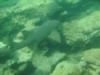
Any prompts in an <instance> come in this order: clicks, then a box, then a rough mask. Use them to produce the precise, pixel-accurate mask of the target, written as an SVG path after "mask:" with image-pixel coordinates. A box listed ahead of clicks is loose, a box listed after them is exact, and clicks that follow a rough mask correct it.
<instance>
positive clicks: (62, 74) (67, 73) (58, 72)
mask: <svg viewBox="0 0 100 75" xmlns="http://www.w3.org/2000/svg"><path fill="white" fill-rule="evenodd" d="M81 73H82V67H81V66H80V65H79V64H77V63H71V62H67V61H62V62H60V63H59V64H57V66H56V68H55V70H54V71H53V72H52V73H51V74H50V75H81Z"/></svg>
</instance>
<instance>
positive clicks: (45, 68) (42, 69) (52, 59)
mask: <svg viewBox="0 0 100 75" xmlns="http://www.w3.org/2000/svg"><path fill="white" fill-rule="evenodd" d="M64 57H65V53H60V52H54V53H53V54H52V55H51V56H49V57H48V56H46V55H45V54H44V53H43V52H41V53H39V52H38V53H35V54H34V55H33V60H32V63H33V65H34V66H35V67H36V68H37V70H36V72H35V74H41V73H44V74H48V73H49V72H50V71H51V69H52V67H53V66H54V65H55V64H56V63H57V62H59V61H60V60H61V59H63V58H64ZM40 62H41V63H40Z"/></svg>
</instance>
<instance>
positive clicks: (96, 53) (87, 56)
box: [82, 48, 100, 65]
mask: <svg viewBox="0 0 100 75" xmlns="http://www.w3.org/2000/svg"><path fill="white" fill-rule="evenodd" d="M99 57H100V49H99V48H92V49H89V50H86V51H85V52H84V53H83V56H82V60H84V61H85V62H87V63H90V64H94V65H100V58H99Z"/></svg>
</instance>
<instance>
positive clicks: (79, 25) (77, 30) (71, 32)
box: [63, 10, 100, 47]
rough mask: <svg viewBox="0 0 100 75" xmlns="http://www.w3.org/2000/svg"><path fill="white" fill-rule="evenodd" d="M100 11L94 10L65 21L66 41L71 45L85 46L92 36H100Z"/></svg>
mask: <svg viewBox="0 0 100 75" xmlns="http://www.w3.org/2000/svg"><path fill="white" fill-rule="evenodd" d="M99 13H100V11H99V10H96V11H92V12H91V13H90V14H88V15H86V16H84V17H80V18H79V19H75V20H72V21H69V22H65V23H63V34H64V36H65V41H66V43H67V44H69V45H70V46H75V45H76V46H81V47H84V45H85V44H87V43H89V42H90V41H91V40H92V38H94V37H95V36H97V35H98V36H99V32H100V31H99V28H100V21H99V20H100V15H99Z"/></svg>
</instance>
